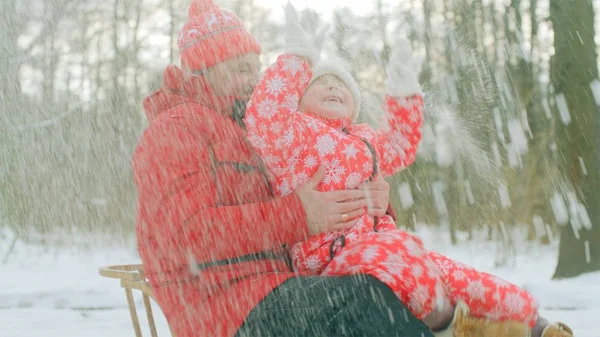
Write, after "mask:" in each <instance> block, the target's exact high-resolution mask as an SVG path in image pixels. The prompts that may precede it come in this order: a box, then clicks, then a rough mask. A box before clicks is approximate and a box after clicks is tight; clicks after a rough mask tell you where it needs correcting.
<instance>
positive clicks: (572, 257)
mask: <svg viewBox="0 0 600 337" xmlns="http://www.w3.org/2000/svg"><path fill="white" fill-rule="evenodd" d="M550 18H551V21H552V26H553V27H554V49H555V54H554V57H553V58H552V63H551V68H550V77H551V81H552V85H553V86H554V92H555V93H556V94H557V95H564V98H565V100H566V103H567V106H568V114H569V117H567V115H566V111H565V110H567V109H564V108H563V109H561V110H562V113H561V120H562V121H563V123H557V124H558V130H557V133H558V135H557V141H558V144H559V150H560V152H561V155H562V158H563V163H561V164H562V168H563V173H564V174H565V176H567V177H568V178H569V180H570V183H571V184H572V187H573V189H574V190H575V192H576V194H577V198H578V199H579V201H580V202H581V203H582V204H583V205H584V206H585V209H586V210H587V215H588V216H589V222H587V221H586V219H585V216H584V217H581V213H582V212H581V211H580V212H579V213H580V214H579V217H578V216H577V214H571V221H570V222H571V226H565V227H564V228H563V229H562V232H561V239H560V252H559V257H558V265H557V266H556V271H555V273H554V278H565V277H574V276H577V275H580V274H583V273H586V272H590V271H595V270H600V158H599V157H600V156H599V154H598V150H599V148H598V144H599V142H600V139H599V138H600V125H599V123H600V114H599V113H598V107H597V106H596V104H595V102H594V98H593V95H592V91H591V87H590V83H591V82H592V81H593V80H596V79H597V78H598V67H597V63H596V62H597V54H596V49H595V46H596V45H595V43H594V6H593V4H592V1H591V0H551V2H550ZM586 224H587V225H590V224H591V228H589V226H586Z"/></svg>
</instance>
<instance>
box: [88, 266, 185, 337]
mask: <svg viewBox="0 0 600 337" xmlns="http://www.w3.org/2000/svg"><path fill="white" fill-rule="evenodd" d="M99 272H100V275H101V276H104V277H109V278H114V279H119V280H121V287H123V288H125V296H126V297H127V304H128V306H129V314H130V315H131V322H132V323H133V329H134V330H135V336H136V337H142V329H141V327H140V321H139V319H138V315H137V310H136V308H135V302H134V300H133V289H136V290H139V291H141V292H142V295H143V298H144V307H145V309H146V317H147V318H148V325H149V328H150V334H151V335H152V337H158V334H157V332H156V325H155V323H154V316H153V314H152V306H151V305H150V299H151V298H152V300H155V299H154V293H153V291H152V287H151V286H150V285H149V284H148V282H146V278H145V277H144V267H143V266H142V265H141V264H126V265H119V266H106V267H101V268H100V270H99ZM171 335H172V336H174V335H173V331H171Z"/></svg>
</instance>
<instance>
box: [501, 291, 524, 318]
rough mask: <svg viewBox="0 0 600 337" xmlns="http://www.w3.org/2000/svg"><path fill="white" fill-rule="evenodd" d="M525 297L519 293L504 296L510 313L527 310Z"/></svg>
mask: <svg viewBox="0 0 600 337" xmlns="http://www.w3.org/2000/svg"><path fill="white" fill-rule="evenodd" d="M525 304H526V302H525V299H524V298H523V297H521V295H520V294H519V293H508V294H506V297H504V307H505V308H506V311H507V313H509V314H520V313H522V312H523V311H524V310H525Z"/></svg>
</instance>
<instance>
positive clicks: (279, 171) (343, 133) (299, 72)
mask: <svg viewBox="0 0 600 337" xmlns="http://www.w3.org/2000/svg"><path fill="white" fill-rule="evenodd" d="M311 77H312V70H311V67H310V65H309V64H308V63H307V62H306V61H305V60H304V59H303V58H301V57H298V56H295V55H289V54H284V55H282V56H280V57H279V58H278V60H277V62H276V63H275V64H274V65H272V66H271V67H269V69H267V71H266V73H265V75H264V76H263V77H262V79H261V81H260V83H259V84H258V86H257V87H256V89H255V91H254V94H253V96H252V99H251V100H250V103H249V105H248V109H247V113H246V117H245V118H246V124H247V127H248V137H249V139H250V142H251V143H252V145H253V146H254V147H255V148H256V149H257V152H258V153H259V154H260V155H261V156H262V157H263V159H264V162H265V164H266V165H267V167H268V168H269V171H270V173H271V174H272V175H273V181H274V184H275V190H276V191H277V193H278V194H279V195H288V194H289V193H291V192H292V191H294V190H295V189H296V188H297V187H299V186H301V185H302V184H303V183H304V182H306V181H307V180H308V178H309V177H310V176H312V175H313V174H314V173H315V172H316V171H317V169H318V167H319V165H321V164H324V165H325V168H326V173H325V177H324V179H323V180H322V181H321V183H320V184H319V186H318V188H319V189H320V190H322V191H328V190H340V189H351V188H355V187H356V186H358V185H359V184H360V183H362V182H364V181H367V180H369V179H371V178H373V177H375V176H376V175H378V174H383V175H384V176H390V175H392V174H394V173H396V172H398V171H400V170H402V169H403V168H405V167H406V166H408V165H410V164H412V162H413V161H414V159H415V155H416V149H417V146H418V144H419V142H420V140H421V125H422V122H423V98H422V96H421V95H414V96H412V97H403V98H396V97H392V96H389V95H387V96H386V97H385V105H384V109H385V112H386V115H385V117H386V120H387V127H386V128H384V129H381V130H377V131H375V130H373V129H372V128H370V127H369V126H367V125H356V124H350V121H349V120H344V119H339V120H328V119H325V118H320V117H318V116H314V115H311V114H309V113H302V112H300V111H298V105H299V102H300V99H301V98H302V96H303V94H304V91H305V90H306V89H307V87H308V85H309V82H310V79H311ZM292 258H293V264H294V267H295V268H296V269H297V270H300V271H309V272H312V273H318V274H323V275H348V274H370V275H373V276H374V277H376V278H378V279H379V280H380V281H382V282H384V283H386V284H387V285H388V286H389V287H390V288H391V289H392V290H394V292H395V293H396V294H397V295H398V297H399V298H400V300H402V301H403V302H404V303H405V304H406V305H407V306H408V307H409V308H410V309H411V311H412V312H413V313H414V314H415V316H417V317H418V318H423V317H425V316H426V315H427V314H428V313H430V312H431V311H432V310H433V309H434V307H435V304H436V297H437V296H438V295H442V294H443V293H446V295H447V296H448V297H449V298H450V300H451V301H452V302H454V303H456V302H457V301H458V300H464V301H466V302H467V304H470V305H472V306H473V308H472V312H473V314H475V315H481V316H486V317H489V318H494V319H517V320H521V321H527V322H528V323H529V324H530V325H533V323H534V322H535V319H536V318H537V303H536V302H535V300H533V298H532V297H531V296H530V295H529V294H528V293H527V292H525V291H524V290H522V289H519V288H518V287H516V286H515V285H512V284H509V283H507V282H505V281H503V280H500V279H499V278H496V277H494V276H493V275H489V274H485V273H480V272H477V271H476V270H474V269H472V268H468V267H466V266H463V265H461V264H459V263H456V262H454V261H452V260H450V259H448V258H446V257H443V256H441V255H439V254H436V253H432V252H427V251H426V250H425V249H424V248H423V245H422V242H421V240H420V239H419V238H417V237H416V236H414V235H411V234H409V233H407V232H404V231H400V230H398V229H396V227H395V224H394V221H393V219H392V218H391V217H389V216H384V217H381V218H379V219H375V218H373V217H371V216H369V215H368V214H367V211H366V210H365V213H364V215H363V216H362V217H361V218H359V220H358V221H357V223H356V225H355V226H354V227H353V228H351V229H349V230H346V231H340V232H330V233H324V234H319V235H314V236H311V237H310V238H309V239H308V240H306V241H304V242H302V243H298V244H296V245H294V247H293V248H292ZM441 268H444V269H443V270H441ZM467 270H468V272H466V271H467ZM455 273H460V274H461V275H468V276H469V278H467V279H466V281H465V278H464V277H462V278H461V276H460V275H459V276H456V275H455ZM463 281H465V282H467V287H459V284H461V282H463ZM473 286H474V287H475V288H473ZM473 289H476V291H475V293H474V292H473ZM515 308H516V309H515Z"/></svg>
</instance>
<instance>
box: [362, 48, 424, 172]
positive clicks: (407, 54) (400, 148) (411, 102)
mask: <svg viewBox="0 0 600 337" xmlns="http://www.w3.org/2000/svg"><path fill="white" fill-rule="evenodd" d="M421 63H422V61H421V59H420V58H419V57H416V56H414V55H412V50H411V48H410V44H409V43H408V41H407V42H405V43H402V48H396V49H395V50H394V51H393V52H392V55H391V57H390V61H389V63H388V67H387V81H386V95H385V103H384V110H385V120H386V122H387V123H386V124H387V125H386V126H385V127H383V128H382V129H380V130H377V132H376V134H375V137H374V139H373V140H372V143H373V146H374V147H375V149H376V151H377V153H379V157H380V161H379V166H378V168H379V170H380V171H381V174H383V175H384V176H390V175H393V174H395V173H397V172H399V171H401V170H402V169H404V168H406V167H408V166H409V165H411V164H412V163H413V162H414V161H415V157H416V153H417V148H418V146H419V143H420V142H421V137H422V134H421V127H422V125H423V110H424V104H423V95H422V93H421V86H420V85H419V78H418V76H419V72H420V69H421Z"/></svg>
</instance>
